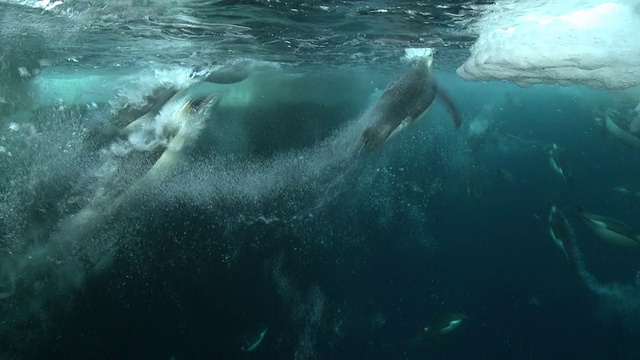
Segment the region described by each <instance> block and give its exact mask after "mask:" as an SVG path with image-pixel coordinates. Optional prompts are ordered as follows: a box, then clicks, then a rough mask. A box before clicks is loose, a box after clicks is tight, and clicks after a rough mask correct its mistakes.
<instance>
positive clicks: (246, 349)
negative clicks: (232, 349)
mask: <svg viewBox="0 0 640 360" xmlns="http://www.w3.org/2000/svg"><path fill="white" fill-rule="evenodd" d="M267 331H269V328H266V329H264V330H262V332H261V333H260V335H258V337H257V338H256V340H255V341H254V342H253V343H249V342H248V341H247V345H246V346H242V347H241V348H240V351H242V352H251V351H254V350H255V349H257V348H258V346H260V344H262V340H264V336H265V335H267Z"/></svg>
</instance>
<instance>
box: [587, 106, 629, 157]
mask: <svg viewBox="0 0 640 360" xmlns="http://www.w3.org/2000/svg"><path fill="white" fill-rule="evenodd" d="M618 117H619V114H617V113H616V112H615V111H610V110H607V111H604V112H600V111H597V112H596V114H595V120H596V122H598V123H599V124H600V125H601V126H602V130H603V131H604V132H607V133H609V134H611V135H613V136H615V137H617V138H618V139H620V140H622V141H623V142H625V143H626V144H627V145H630V146H633V147H634V148H636V149H640V138H638V137H637V136H634V135H633V134H631V133H630V132H629V131H627V130H625V129H623V128H622V127H620V126H619V125H618V124H617V123H616V121H617V120H618Z"/></svg>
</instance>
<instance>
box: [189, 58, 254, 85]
mask: <svg viewBox="0 0 640 360" xmlns="http://www.w3.org/2000/svg"><path fill="white" fill-rule="evenodd" d="M253 69H254V62H253V61H251V60H248V59H242V60H237V61H234V62H231V63H228V64H224V65H218V66H216V67H214V68H211V69H197V70H193V71H192V72H191V75H190V77H191V78H199V79H200V81H204V82H209V83H213V84H224V85H229V84H235V83H239V82H241V81H243V80H244V79H246V78H247V77H249V75H250V74H251V72H252V71H253Z"/></svg>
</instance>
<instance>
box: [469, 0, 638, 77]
mask: <svg viewBox="0 0 640 360" xmlns="http://www.w3.org/2000/svg"><path fill="white" fill-rule="evenodd" d="M474 30H475V31H476V32H477V33H478V35H479V37H478V39H477V41H476V42H475V44H474V45H473V46H472V47H471V49H470V52H471V54H470V56H469V58H468V59H467V60H466V62H465V63H464V64H463V65H462V66H460V67H459V68H458V70H457V73H458V75H459V76H460V77H462V78H463V79H466V80H506V81H510V82H514V83H516V84H519V85H521V86H527V85H531V84H536V83H547V84H561V85H568V84H584V85H587V86H590V87H595V88H605V89H624V88H629V87H633V86H637V85H640V42H639V41H637V34H638V33H640V3H638V2H637V1H635V0H612V1H609V2H605V1H596V0H567V1H553V2H552V1H546V0H523V1H499V2H497V3H496V4H495V5H492V6H490V7H487V8H485V13H484V14H483V16H482V17H481V18H480V20H479V21H478V22H477V23H476V24H475V28H474Z"/></svg>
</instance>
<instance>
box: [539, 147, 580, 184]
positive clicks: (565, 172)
mask: <svg viewBox="0 0 640 360" xmlns="http://www.w3.org/2000/svg"><path fill="white" fill-rule="evenodd" d="M545 153H546V154H547V157H548V158H549V165H551V168H552V169H553V171H555V172H556V173H557V174H558V175H560V177H561V178H562V179H563V180H565V181H567V182H573V176H572V174H571V171H570V170H569V167H568V165H567V161H566V159H565V156H564V153H565V151H564V149H562V148H560V147H558V145H556V144H555V143H553V144H551V146H548V147H546V148H545Z"/></svg>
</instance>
